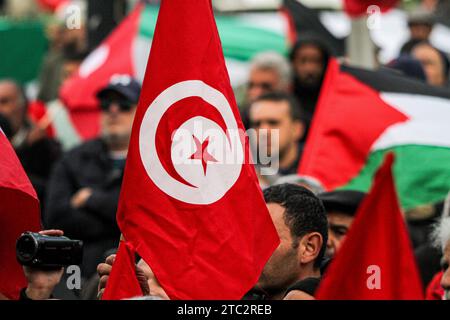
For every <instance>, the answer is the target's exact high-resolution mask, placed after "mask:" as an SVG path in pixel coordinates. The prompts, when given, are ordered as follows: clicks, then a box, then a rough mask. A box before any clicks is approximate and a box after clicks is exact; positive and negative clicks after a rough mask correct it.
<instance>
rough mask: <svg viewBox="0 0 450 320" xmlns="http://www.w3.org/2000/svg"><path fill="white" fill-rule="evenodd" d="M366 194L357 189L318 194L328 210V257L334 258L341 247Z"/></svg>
mask: <svg viewBox="0 0 450 320" xmlns="http://www.w3.org/2000/svg"><path fill="white" fill-rule="evenodd" d="M365 196H366V194H365V193H364V192H361V191H356V190H334V191H329V192H323V193H319V194H318V195H317V197H318V198H319V199H320V200H321V201H322V203H323V205H324V206H325V210H326V212H327V219H328V242H327V251H326V256H327V258H332V257H333V256H334V255H335V254H336V253H337V252H338V251H339V249H340V248H341V246H342V243H343V242H344V239H345V237H346V235H347V232H348V231H349V230H350V227H351V225H352V223H353V220H354V218H355V214H356V211H357V210H358V208H359V206H360V205H361V202H362V201H363V199H364V197H365Z"/></svg>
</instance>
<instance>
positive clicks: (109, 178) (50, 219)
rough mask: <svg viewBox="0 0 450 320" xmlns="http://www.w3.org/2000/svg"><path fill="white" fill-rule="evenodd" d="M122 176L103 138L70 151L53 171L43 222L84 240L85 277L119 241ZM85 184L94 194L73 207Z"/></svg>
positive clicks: (74, 237)
mask: <svg viewBox="0 0 450 320" xmlns="http://www.w3.org/2000/svg"><path fill="white" fill-rule="evenodd" d="M122 177H123V167H122V168H115V167H114V166H113V161H112V160H111V159H110V158H109V155H108V149H107V147H106V145H105V143H104V142H103V141H102V140H101V139H96V140H92V141H88V142H86V143H84V144H83V145H81V146H79V147H77V148H75V149H73V150H71V151H69V152H68V153H67V154H66V155H65V156H64V157H63V158H62V159H61V161H60V162H59V163H57V164H56V166H55V168H54V171H53V172H52V175H51V178H50V183H49V188H48V195H47V209H46V212H45V215H44V224H45V226H46V228H57V229H61V230H63V231H64V233H65V235H66V236H68V237H70V238H73V239H79V240H83V242H84V254H83V264H82V276H83V277H89V276H91V275H92V274H93V273H95V270H96V267H97V264H98V263H100V262H102V260H104V253H105V252H106V251H107V250H109V249H111V248H114V247H116V246H117V245H118V241H119V237H120V232H119V229H118V227H117V224H116V211H117V203H118V200H119V193H120V186H121V183H122ZM86 187H88V188H91V189H92V190H93V193H92V196H91V197H90V198H89V199H88V200H87V202H86V205H85V206H84V207H83V208H81V209H75V208H73V207H72V206H71V204H70V202H71V198H72V196H73V195H74V194H75V193H77V192H78V191H79V190H80V189H82V188H86Z"/></svg>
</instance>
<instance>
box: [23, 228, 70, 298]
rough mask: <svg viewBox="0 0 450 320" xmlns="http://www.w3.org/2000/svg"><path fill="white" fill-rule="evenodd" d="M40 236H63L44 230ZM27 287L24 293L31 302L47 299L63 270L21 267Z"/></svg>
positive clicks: (54, 231)
mask: <svg viewBox="0 0 450 320" xmlns="http://www.w3.org/2000/svg"><path fill="white" fill-rule="evenodd" d="M39 233H40V234H42V235H46V236H53V237H60V236H62V235H64V232H63V231H61V230H45V231H41V232H39ZM23 270H24V273H25V278H26V279H27V281H28V286H27V289H26V291H25V293H26V295H27V297H28V298H30V299H32V300H44V299H49V298H50V296H51V294H52V292H53V289H54V288H55V286H56V285H57V284H58V283H59V282H60V281H61V277H62V275H63V272H64V268H58V269H55V270H40V269H37V268H34V267H27V266H24V267H23Z"/></svg>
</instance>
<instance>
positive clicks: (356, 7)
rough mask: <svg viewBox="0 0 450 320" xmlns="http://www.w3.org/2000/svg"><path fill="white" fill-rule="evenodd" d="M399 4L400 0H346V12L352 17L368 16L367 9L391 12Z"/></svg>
mask: <svg viewBox="0 0 450 320" xmlns="http://www.w3.org/2000/svg"><path fill="white" fill-rule="evenodd" d="M398 3H399V0H345V1H344V10H345V12H347V14H348V15H350V16H351V17H358V16H362V15H366V14H367V13H368V12H367V9H368V8H369V7H371V6H377V7H378V8H380V11H381V12H386V11H389V10H390V9H392V8H394V7H395V6H396V5H397V4H398Z"/></svg>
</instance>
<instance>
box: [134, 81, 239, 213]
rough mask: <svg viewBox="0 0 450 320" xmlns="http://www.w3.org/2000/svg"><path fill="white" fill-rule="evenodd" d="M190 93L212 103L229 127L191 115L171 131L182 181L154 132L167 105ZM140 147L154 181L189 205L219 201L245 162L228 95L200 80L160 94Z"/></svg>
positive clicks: (146, 119)
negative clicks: (168, 166) (160, 149)
mask: <svg viewBox="0 0 450 320" xmlns="http://www.w3.org/2000/svg"><path fill="white" fill-rule="evenodd" d="M189 97H199V98H201V99H203V100H204V101H205V102H207V103H208V104H210V105H211V106H212V107H214V108H215V109H216V110H217V111H218V112H219V113H220V115H221V116H222V119H223V122H224V124H225V127H226V132H224V130H223V129H222V128H221V127H220V126H219V125H218V124H217V123H216V122H215V121H213V120H211V119H208V118H205V117H202V116H199V115H193V116H192V117H191V118H189V119H188V120H187V121H185V122H184V123H183V124H182V125H181V126H180V127H179V128H178V129H177V130H175V132H173V133H170V134H171V135H172V137H171V147H170V150H171V155H170V158H171V159H170V160H171V161H172V164H173V167H174V168H175V171H176V172H177V173H178V174H179V175H180V177H181V178H182V179H184V180H185V182H187V183H183V182H181V181H179V180H177V179H175V178H174V177H172V175H170V174H169V173H168V172H167V170H166V169H165V168H164V166H163V165H162V163H161V160H160V159H159V156H158V152H157V148H156V138H157V137H156V132H157V129H158V125H159V123H160V121H161V119H162V117H163V116H164V114H165V113H166V112H167V110H168V109H169V108H170V107H171V106H172V105H173V104H175V103H176V102H178V101H180V100H182V99H185V98H189ZM199 144H200V145H201V144H203V145H204V146H205V147H204V148H202V150H201V151H204V153H202V154H206V156H205V158H204V159H206V160H209V161H206V160H205V161H203V160H201V159H199V158H198V157H196V156H195V155H194V154H196V153H197V152H198V151H199V150H198V149H199V146H200V145H199ZM186 146H188V147H189V148H186ZM186 150H192V152H187V151H186ZM139 151H140V155H141V160H142V163H143V165H144V168H145V170H146V172H147V174H148V176H149V177H150V179H151V180H152V181H153V182H154V183H155V185H156V186H157V187H158V188H159V189H160V190H161V191H163V192H164V193H166V194H167V195H169V196H171V197H173V198H175V199H177V200H180V201H183V202H186V203H190V204H211V203H214V202H216V201H218V200H220V199H221V198H222V197H223V196H224V195H225V194H226V192H227V191H228V190H229V189H230V188H231V187H232V186H233V185H234V184H235V183H236V181H237V179H238V178H239V175H240V174H241V169H242V164H243V162H244V148H243V145H242V141H241V136H240V134H239V128H238V126H237V122H236V119H235V117H234V114H233V112H232V109H231V106H230V104H229V103H228V100H227V99H226V97H225V96H224V95H223V94H222V93H221V92H220V91H218V90H216V89H214V88H213V87H211V86H209V85H207V84H206V83H204V82H203V81H200V80H188V81H183V82H179V83H176V84H174V85H172V86H170V87H169V88H167V89H165V90H164V91H163V92H161V93H160V94H159V96H158V97H156V99H155V100H154V101H153V102H152V103H151V104H150V106H149V107H148V108H147V111H146V112H145V115H144V117H143V119H142V123H141V127H140V131H139ZM191 153H192V154H191Z"/></svg>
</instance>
